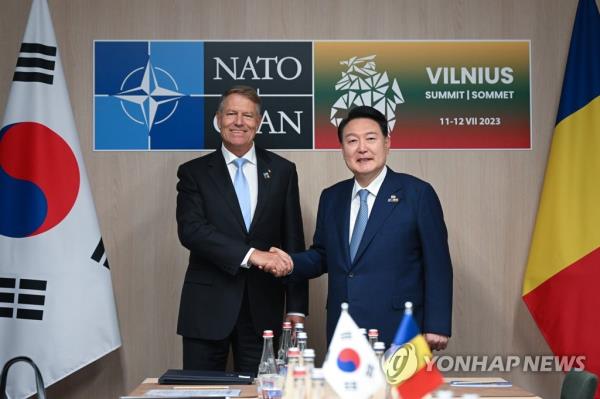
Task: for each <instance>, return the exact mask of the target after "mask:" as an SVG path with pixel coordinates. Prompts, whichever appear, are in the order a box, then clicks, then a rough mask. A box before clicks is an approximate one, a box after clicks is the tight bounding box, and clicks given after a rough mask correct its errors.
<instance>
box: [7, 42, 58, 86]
mask: <svg viewBox="0 0 600 399" xmlns="http://www.w3.org/2000/svg"><path fill="white" fill-rule="evenodd" d="M55 65H56V47H52V46H46V45H44V44H40V43H22V44H21V52H20V53H19V59H18V60H17V69H16V71H15V74H14V76H13V81H19V82H40V83H45V84H49V85H51V84H52V82H53V81H54V67H55Z"/></svg>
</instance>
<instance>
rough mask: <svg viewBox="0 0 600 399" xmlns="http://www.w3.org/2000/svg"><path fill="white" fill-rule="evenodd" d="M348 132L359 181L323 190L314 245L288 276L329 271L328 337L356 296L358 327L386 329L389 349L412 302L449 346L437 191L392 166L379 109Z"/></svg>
mask: <svg viewBox="0 0 600 399" xmlns="http://www.w3.org/2000/svg"><path fill="white" fill-rule="evenodd" d="M338 138H339V140H340V143H341V146H342V153H343V156H344V160H345V162H346V165H347V166H348V169H350V171H352V173H353V174H354V178H353V179H349V180H344V181H342V182H339V183H337V184H335V185H333V186H332V187H329V188H327V189H325V190H324V191H323V192H322V193H321V198H320V201H319V210H318V214H317V226H316V230H315V235H314V238H313V245H312V246H311V248H310V249H309V250H308V251H305V252H301V253H296V254H292V255H291V258H292V260H293V263H294V265H293V266H294V267H293V272H292V273H291V274H290V275H289V276H288V277H287V279H288V280H289V281H303V280H306V279H311V278H315V277H318V276H320V275H322V274H323V273H328V275H329V279H328V298H327V339H328V341H329V340H331V337H332V335H333V331H334V328H335V325H336V323H337V320H338V318H339V314H340V305H341V303H342V302H347V303H348V304H349V305H350V306H349V311H350V314H351V315H352V317H353V319H354V320H355V321H356V322H357V324H358V325H359V326H360V327H364V328H377V329H379V333H380V334H379V337H380V340H381V341H383V342H385V343H386V344H388V345H389V344H390V343H391V342H392V340H393V337H394V334H395V332H396V329H397V328H398V325H399V323H400V320H401V318H402V315H403V313H404V304H405V302H407V301H410V302H412V304H413V316H414V318H415V320H416V321H417V323H418V324H419V326H420V328H421V331H422V332H423V333H424V335H425V338H426V340H427V342H428V343H429V345H430V347H431V348H432V349H438V350H439V349H444V348H445V347H446V345H447V343H448V337H449V336H450V333H451V326H452V264H451V260H450V252H449V249H448V234H447V230H446V225H445V223H444V217H443V214H442V207H441V205H440V201H439V199H438V197H437V195H436V193H435V191H434V190H433V188H432V187H431V185H430V184H429V183H426V182H424V181H422V180H420V179H417V178H416V177H413V176H410V175H407V174H403V173H396V172H394V171H393V170H391V169H390V168H389V167H387V166H386V159H387V155H388V153H389V149H390V140H391V139H390V136H389V134H388V124H387V120H386V118H385V116H384V115H383V114H381V112H379V111H377V110H376V109H375V108H372V107H367V106H360V107H356V108H354V109H352V110H351V111H350V113H349V114H348V116H347V118H345V119H344V120H342V122H341V123H340V125H339V127H338ZM279 253H280V254H281V255H284V254H283V252H282V251H281V252H279ZM267 269H268V267H267Z"/></svg>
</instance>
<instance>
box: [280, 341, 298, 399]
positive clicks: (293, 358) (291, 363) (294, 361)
mask: <svg viewBox="0 0 600 399" xmlns="http://www.w3.org/2000/svg"><path fill="white" fill-rule="evenodd" d="M287 356H288V363H287V374H286V377H285V383H284V398H285V399H292V398H293V396H294V370H295V369H296V367H298V363H299V359H300V351H299V350H298V348H296V347H291V348H290V349H288V355H287Z"/></svg>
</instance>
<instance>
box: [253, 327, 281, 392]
mask: <svg viewBox="0 0 600 399" xmlns="http://www.w3.org/2000/svg"><path fill="white" fill-rule="evenodd" d="M278 378H279V376H278V375H277V367H276V365H275V354H274V353H273V331H272V330H265V331H264V332H263V351H262V355H261V357H260V363H259V364H258V373H257V375H256V379H257V380H258V381H257V385H256V387H257V390H258V397H259V398H276V397H281V388H280V387H278V386H277V385H278V384H277V379H278ZM277 391H279V392H277Z"/></svg>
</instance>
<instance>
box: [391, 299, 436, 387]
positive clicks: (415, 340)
mask: <svg viewBox="0 0 600 399" xmlns="http://www.w3.org/2000/svg"><path fill="white" fill-rule="evenodd" d="M431 359H432V355H431V351H430V350H429V346H428V345H427V341H425V338H424V337H423V336H422V335H421V334H420V332H419V327H417V323H416V322H415V320H414V319H413V316H412V303H410V302H406V304H405V310H404V317H403V318H402V321H401V322H400V327H399V328H398V331H397V332H396V337H394V342H393V343H392V346H391V347H390V349H388V350H387V352H386V354H385V361H384V365H383V369H384V373H385V378H386V380H387V382H388V384H390V385H392V386H395V387H396V389H397V391H398V393H399V394H400V396H401V397H402V399H421V398H422V397H423V396H425V395H427V394H428V393H430V392H432V391H433V390H435V389H436V388H437V387H439V386H440V385H441V384H442V383H443V382H444V379H443V377H442V374H441V373H440V372H439V370H438V369H437V367H436V366H435V364H434V363H433V362H430V360H431Z"/></svg>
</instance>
